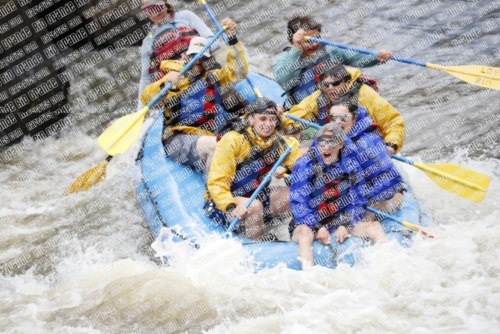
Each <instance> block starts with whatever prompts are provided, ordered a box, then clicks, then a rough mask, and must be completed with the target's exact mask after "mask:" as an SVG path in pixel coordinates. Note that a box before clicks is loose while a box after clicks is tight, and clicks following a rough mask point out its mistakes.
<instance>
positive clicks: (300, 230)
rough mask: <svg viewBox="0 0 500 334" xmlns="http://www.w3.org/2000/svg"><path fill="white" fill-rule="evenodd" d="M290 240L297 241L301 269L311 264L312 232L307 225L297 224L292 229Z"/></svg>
mask: <svg viewBox="0 0 500 334" xmlns="http://www.w3.org/2000/svg"><path fill="white" fill-rule="evenodd" d="M292 240H293V241H295V242H298V243H299V257H300V265H301V266H302V269H306V268H310V267H312V265H313V252H312V243H313V240H314V234H313V232H312V231H311V229H310V228H309V227H308V226H307V225H299V226H297V227H296V228H295V230H294V231H293V236H292Z"/></svg>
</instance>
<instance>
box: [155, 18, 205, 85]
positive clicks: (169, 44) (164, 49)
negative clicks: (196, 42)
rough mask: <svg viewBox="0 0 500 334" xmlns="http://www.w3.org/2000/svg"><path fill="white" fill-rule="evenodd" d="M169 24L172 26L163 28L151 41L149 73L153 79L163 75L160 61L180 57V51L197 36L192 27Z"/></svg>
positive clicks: (185, 48) (171, 19) (186, 47)
mask: <svg viewBox="0 0 500 334" xmlns="http://www.w3.org/2000/svg"><path fill="white" fill-rule="evenodd" d="M170 21H173V13H172V14H171V17H170ZM169 25H170V26H172V28H169V29H165V31H163V32H162V33H160V34H158V36H156V37H155V39H154V41H153V53H152V54H151V59H150V66H149V74H151V75H154V81H157V80H159V79H160V78H161V77H163V76H164V75H165V72H163V71H161V70H160V65H161V62H162V61H163V60H167V59H180V58H181V56H182V53H183V52H185V51H186V50H187V49H188V47H189V42H190V41H191V39H193V37H196V36H199V34H198V32H197V31H196V30H194V29H191V28H188V27H178V28H177V27H175V25H174V24H169Z"/></svg>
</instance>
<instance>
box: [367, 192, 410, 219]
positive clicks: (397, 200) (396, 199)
mask: <svg viewBox="0 0 500 334" xmlns="http://www.w3.org/2000/svg"><path fill="white" fill-rule="evenodd" d="M403 201H404V196H403V194H402V193H400V192H397V193H396V194H395V195H394V196H393V197H392V198H390V199H388V200H386V201H382V202H378V203H376V204H373V205H372V207H373V208H374V209H377V210H379V211H383V212H385V213H393V212H396V211H398V210H399V209H401V206H402V205H403ZM365 218H367V219H368V220H375V215H374V214H373V213H371V212H366V215H365Z"/></svg>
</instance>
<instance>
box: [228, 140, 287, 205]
mask: <svg viewBox="0 0 500 334" xmlns="http://www.w3.org/2000/svg"><path fill="white" fill-rule="evenodd" d="M243 135H244V136H245V138H246V139H247V140H248V141H249V142H250V144H251V145H252V149H251V151H250V155H249V156H248V157H247V158H246V159H245V160H243V161H242V162H240V163H239V164H238V165H237V166H236V173H235V176H234V180H233V184H232V185H231V192H232V194H233V196H234V197H236V196H242V197H250V196H251V194H252V193H253V191H254V190H255V189H257V187H258V186H259V185H260V184H261V182H262V180H263V179H264V178H265V176H266V175H267V173H268V172H269V171H270V170H271V169H272V168H273V165H274V163H275V162H276V161H277V160H278V159H279V158H280V156H281V155H282V154H283V152H284V151H285V149H286V147H287V144H286V143H285V141H284V140H283V139H282V138H281V137H280V138H279V139H278V140H275V141H274V143H273V146H271V147H270V148H269V149H268V150H267V151H265V152H264V151H262V150H260V149H258V148H257V146H254V145H253V144H252V141H251V139H250V138H249V137H248V135H247V134H246V133H243Z"/></svg>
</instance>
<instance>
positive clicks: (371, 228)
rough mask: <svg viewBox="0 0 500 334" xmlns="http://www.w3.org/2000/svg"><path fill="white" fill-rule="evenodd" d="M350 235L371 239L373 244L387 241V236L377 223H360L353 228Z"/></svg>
mask: <svg viewBox="0 0 500 334" xmlns="http://www.w3.org/2000/svg"><path fill="white" fill-rule="evenodd" d="M351 235H353V236H356V237H361V238H369V239H372V240H373V242H374V243H377V242H379V241H383V240H386V239H387V236H386V234H385V232H384V229H383V228H382V225H381V224H380V223H379V222H378V221H368V222H360V223H358V224H356V225H355V226H354V229H353V230H352V231H351Z"/></svg>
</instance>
